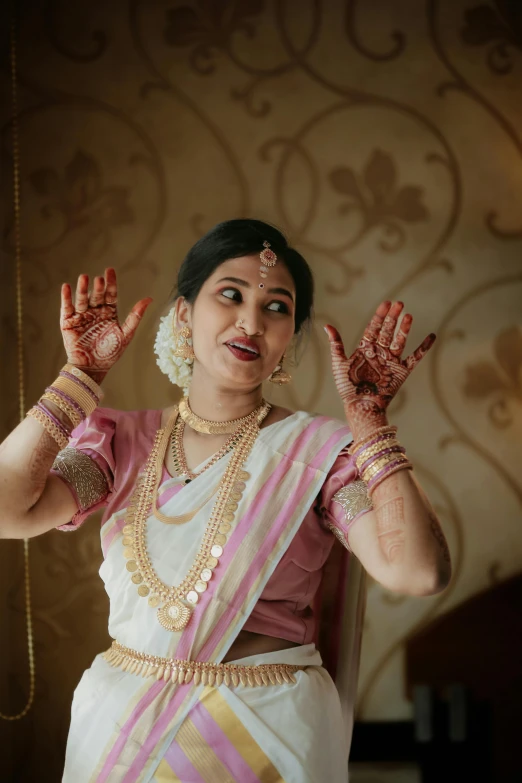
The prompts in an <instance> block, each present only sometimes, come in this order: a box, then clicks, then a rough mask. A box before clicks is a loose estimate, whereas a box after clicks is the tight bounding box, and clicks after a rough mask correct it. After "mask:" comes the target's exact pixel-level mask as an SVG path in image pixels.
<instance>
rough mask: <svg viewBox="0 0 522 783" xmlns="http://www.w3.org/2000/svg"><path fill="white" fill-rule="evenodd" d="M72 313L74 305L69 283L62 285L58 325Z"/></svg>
mask: <svg viewBox="0 0 522 783" xmlns="http://www.w3.org/2000/svg"><path fill="white" fill-rule="evenodd" d="M71 315H74V305H73V303H72V291H71V286H70V285H69V283H64V284H63V285H62V304H61V308H60V326H62V325H63V323H64V321H65V319H66V318H70V317H71Z"/></svg>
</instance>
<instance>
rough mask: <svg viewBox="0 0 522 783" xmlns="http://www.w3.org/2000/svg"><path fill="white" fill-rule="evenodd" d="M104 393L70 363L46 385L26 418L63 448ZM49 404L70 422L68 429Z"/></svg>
mask: <svg viewBox="0 0 522 783" xmlns="http://www.w3.org/2000/svg"><path fill="white" fill-rule="evenodd" d="M102 397H103V392H102V390H101V388H100V387H99V386H98V384H97V383H95V381H93V379H92V378H90V377H89V376H88V375H87V374H86V373H84V372H82V370H79V369H78V367H75V366H74V365H73V364H66V365H65V367H63V369H62V370H61V371H60V374H59V376H58V378H56V380H55V381H53V383H52V385H51V386H48V387H47V388H46V390H45V393H44V394H43V395H42V397H40V399H39V400H38V402H37V404H36V405H35V406H34V407H33V408H31V410H30V411H28V412H27V415H28V416H31V417H32V418H33V419H36V420H37V421H39V422H40V424H42V426H43V427H44V429H45V430H47V432H48V433H49V435H51V437H52V438H53V439H54V440H55V441H56V443H57V444H58V445H59V447H60V449H64V448H65V447H66V446H67V444H68V442H69V438H70V436H71V432H72V431H73V429H75V428H76V427H77V426H78V425H79V424H80V423H81V422H82V421H83V420H84V419H86V418H87V416H90V415H91V413H92V412H93V411H94V410H95V409H96V408H97V406H98V405H99V403H100V400H101V398H102ZM45 400H49V401H50V402H52V403H53V404H54V405H55V406H56V407H57V408H58V409H59V410H60V411H61V412H62V413H63V414H65V416H66V417H67V419H68V420H69V422H70V424H69V426H67V425H65V424H63V422H61V421H59V420H58V419H57V418H56V416H54V415H53V413H52V411H51V410H50V409H49V408H48V407H47V405H46V404H45Z"/></svg>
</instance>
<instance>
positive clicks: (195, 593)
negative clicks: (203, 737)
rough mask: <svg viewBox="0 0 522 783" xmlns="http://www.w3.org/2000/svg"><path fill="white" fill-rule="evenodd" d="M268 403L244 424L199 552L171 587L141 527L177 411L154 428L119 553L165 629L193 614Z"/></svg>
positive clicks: (222, 540) (221, 546)
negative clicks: (156, 564)
mask: <svg viewBox="0 0 522 783" xmlns="http://www.w3.org/2000/svg"><path fill="white" fill-rule="evenodd" d="M270 407H271V406H270V404H269V403H266V402H265V403H264V404H263V406H262V408H261V411H260V413H259V415H258V416H257V418H255V419H253V420H252V421H251V423H250V424H249V425H248V427H246V428H245V432H244V435H243V438H242V439H241V441H240V442H239V443H238V445H237V446H236V447H235V448H234V451H233V454H232V457H231V459H230V461H229V463H228V465H227V468H226V470H225V474H224V476H223V479H222V481H221V483H220V487H219V491H218V496H217V498H216V502H215V504H214V506H213V508H212V512H211V514H210V518H209V521H208V523H207V527H206V530H205V533H204V535H203V540H202V542H201V545H200V548H199V551H198V553H197V555H196V557H195V559H194V562H193V563H192V566H191V568H190V570H189V572H188V573H187V575H186V576H185V578H184V579H183V581H182V582H181V583H180V584H179V585H177V586H172V587H169V585H167V584H165V583H164V582H162V580H161V579H160V578H159V577H158V575H157V574H156V572H155V570H154V568H153V566H152V562H151V559H150V556H149V553H148V551H147V542H146V532H147V518H148V515H149V512H150V508H151V504H152V499H153V496H154V494H155V492H156V490H157V487H158V485H159V482H160V481H161V474H162V470H163V461H164V459H165V452H166V450H167V446H168V442H169V439H170V436H171V432H172V428H173V426H174V423H175V421H176V416H177V410H174V411H173V413H172V415H171V417H170V419H169V421H168V423H167V426H166V427H165V429H162V430H158V432H157V433H156V438H155V441H154V445H153V447H152V451H151V452H150V455H149V458H148V460H147V463H146V466H145V471H144V473H143V475H142V476H141V477H140V478H139V479H138V481H137V483H136V488H135V490H134V492H133V495H132V498H131V501H130V503H129V518H128V521H127V523H126V524H125V526H124V528H123V545H124V550H123V554H124V557H126V558H127V564H126V568H127V570H128V571H130V572H131V574H132V576H131V580H132V581H133V582H134V584H136V585H138V595H140V596H142V597H148V601H149V604H150V606H152V607H157V606H159V609H158V620H159V622H160V623H161V625H162V626H163V627H164V628H165V629H166V630H168V631H182V630H183V628H185V627H186V625H187V624H188V622H189V620H190V617H191V615H192V611H193V609H192V607H193V606H195V604H197V602H198V601H199V596H200V595H201V594H202V593H204V592H205V590H206V589H207V586H208V582H209V581H210V580H211V578H212V575H213V571H214V568H216V566H217V565H218V563H219V558H220V557H221V556H222V554H223V550H224V547H225V545H226V543H227V540H228V538H227V534H228V533H229V532H230V530H231V529H232V522H233V521H234V517H235V513H234V512H235V510H236V509H237V503H238V501H239V500H240V499H241V496H242V494H243V492H244V490H245V487H246V484H245V482H246V481H247V480H248V479H249V478H250V473H248V472H247V471H246V470H243V465H244V463H245V461H246V460H247V458H248V456H249V454H250V452H251V450H252V447H253V445H254V443H255V440H256V438H257V435H258V432H259V426H260V424H261V422H262V421H263V419H264V418H265V417H266V416H267V415H268V412H269V410H270ZM160 604H161V606H160ZM187 604H188V605H187Z"/></svg>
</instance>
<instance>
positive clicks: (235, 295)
mask: <svg viewBox="0 0 522 783" xmlns="http://www.w3.org/2000/svg"><path fill="white" fill-rule="evenodd" d="M221 296H224V297H225V298H226V299H238V300H239V301H241V293H240V291H238V290H237V288H224V289H223V291H221Z"/></svg>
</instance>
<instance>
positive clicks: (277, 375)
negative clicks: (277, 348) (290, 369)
mask: <svg viewBox="0 0 522 783" xmlns="http://www.w3.org/2000/svg"><path fill="white" fill-rule="evenodd" d="M284 360H285V355H284V354H283V357H282V359H281V361H280V363H279V364H278V365H277V367H276V368H275V369H274V372H273V373H272V375H271V376H270V377H269V379H268V380H269V381H270V383H277V385H278V386H284V385H285V383H290V381H291V380H292V376H291V375H289V374H288V373H287V372H286V371H285V370H283V362H284Z"/></svg>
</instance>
